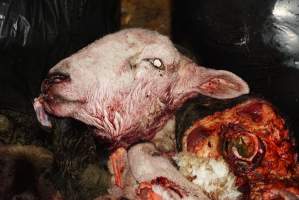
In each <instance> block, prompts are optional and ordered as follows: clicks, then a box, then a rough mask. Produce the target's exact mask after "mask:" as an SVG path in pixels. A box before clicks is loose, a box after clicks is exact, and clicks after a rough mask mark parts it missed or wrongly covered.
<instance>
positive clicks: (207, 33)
mask: <svg viewBox="0 0 299 200" xmlns="http://www.w3.org/2000/svg"><path fill="white" fill-rule="evenodd" d="M173 7H174V12H173V24H172V25H173V37H174V40H175V41H176V42H177V43H178V44H181V45H183V46H186V47H188V48H190V49H192V50H193V51H194V52H196V55H197V56H198V57H199V60H201V61H202V64H204V65H205V66H209V67H214V68H219V69H220V68H221V69H227V70H231V71H233V72H235V73H236V74H238V75H240V76H241V77H242V78H244V79H245V80H246V81H247V82H248V83H249V85H250V88H251V92H252V94H254V95H258V96H261V97H264V98H266V99H267V100H269V101H271V102H272V103H273V104H274V105H276V106H277V107H278V109H279V110H280V111H281V112H282V113H283V114H285V115H286V117H287V118H289V120H288V121H289V125H290V126H292V127H293V128H294V130H295V132H297V136H299V112H298V111H299V89H298V84H299V15H298V14H299V1H297V0H267V1H259V0H244V1H238V0H229V1H222V0H202V1H198V0H189V1H180V0H175V1H174V4H173ZM298 138H299V137H298Z"/></svg>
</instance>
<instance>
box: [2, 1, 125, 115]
mask: <svg viewBox="0 0 299 200" xmlns="http://www.w3.org/2000/svg"><path fill="white" fill-rule="evenodd" d="M119 15H120V2H119V0H109V1H106V0H0V109H13V110H16V111H22V112H31V111H33V109H32V105H31V103H32V100H33V98H34V97H35V96H37V95H38V93H39V91H40V85H41V81H42V79H43V78H44V77H45V75H46V73H47V71H48V70H49V68H51V67H52V66H53V65H54V64H55V63H57V62H58V61H59V60H60V59H62V58H64V57H66V56H68V55H70V54H71V53H73V52H75V51H77V50H78V49H80V48H82V47H83V46H85V45H87V44H88V43H90V42H92V41H94V40H95V39H97V38H100V37H102V36H103V35H105V34H107V33H110V32H114V31H116V30H117V29H118V28H119Z"/></svg>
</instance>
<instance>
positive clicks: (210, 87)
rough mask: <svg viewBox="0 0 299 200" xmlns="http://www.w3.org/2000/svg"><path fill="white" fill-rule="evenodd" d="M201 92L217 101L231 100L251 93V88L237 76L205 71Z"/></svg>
mask: <svg viewBox="0 0 299 200" xmlns="http://www.w3.org/2000/svg"><path fill="white" fill-rule="evenodd" d="M203 77H204V78H203V81H202V82H201V84H200V86H199V92H200V93H201V94H203V95H205V96H209V97H213V98H216V99H231V98H235V97H238V96H240V95H243V94H248V93H249V87H248V85H247V83H246V82H245V81H243V80H242V79H241V78H240V77H238V76H237V75H235V74H233V73H231V72H228V71H224V70H213V69H205V71H204V75H203Z"/></svg>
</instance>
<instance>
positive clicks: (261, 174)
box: [183, 99, 299, 199]
mask: <svg viewBox="0 0 299 200" xmlns="http://www.w3.org/2000/svg"><path fill="white" fill-rule="evenodd" d="M183 151H185V152H186V151H188V152H191V153H194V154H196V155H197V156H198V157H200V158H211V159H219V158H224V159H225V160H226V162H227V163H228V164H229V166H230V169H231V170H232V171H233V172H234V174H235V175H236V176H237V181H236V184H237V186H239V187H240V189H241V190H242V191H245V194H247V195H249V198H251V199H272V197H271V198H270V196H271V195H272V194H271V195H268V196H267V194H266V193H269V194H270V193H273V195H272V196H275V195H274V193H275V192H274V191H276V192H277V191H279V194H285V191H288V193H286V194H289V193H290V192H291V193H292V192H295V193H294V194H292V195H298V193H297V191H299V187H298V185H297V184H295V185H294V184H292V183H294V181H293V180H297V181H298V180H299V179H298V173H296V169H297V168H298V163H297V154H296V152H295V147H294V143H293V140H292V139H291V138H290V135H289V131H288V129H287V127H286V125H285V121H284V120H283V119H282V118H281V117H280V116H279V115H278V113H277V111H276V110H275V109H274V108H273V106H272V105H270V104H269V103H267V102H266V101H264V100H260V99H251V100H248V101H246V102H244V103H241V104H239V105H237V106H235V107H233V108H231V109H227V110H225V111H223V112H216V113H215V114H213V115H210V116H207V117H205V118H203V119H200V120H198V121H196V122H195V123H194V125H193V126H192V127H191V128H190V129H188V130H187V131H186V134H185V137H184V138H183ZM273 182H275V183H277V184H267V183H273ZM286 182H288V184H285V183H286ZM276 187H277V188H278V189H275V188H276ZM288 188H293V189H292V190H289V189H288ZM272 189H273V190H272ZM246 190H247V191H250V190H252V193H248V192H246ZM263 193H264V194H263ZM275 194H276V196H277V195H278V193H275ZM292 195H291V194H290V195H289V196H292ZM286 196H288V195H286ZM261 197H263V198H261ZM273 199H275V198H274V197H273ZM286 199H287V198H286Z"/></svg>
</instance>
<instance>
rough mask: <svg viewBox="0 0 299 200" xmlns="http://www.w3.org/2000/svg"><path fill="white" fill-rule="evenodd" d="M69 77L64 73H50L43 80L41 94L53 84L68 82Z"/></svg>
mask: <svg viewBox="0 0 299 200" xmlns="http://www.w3.org/2000/svg"><path fill="white" fill-rule="evenodd" d="M70 80H71V79H70V76H69V75H68V74H64V73H57V72H55V73H51V74H48V76H47V77H46V78H45V80H44V81H43V83H42V92H43V93H46V92H47V90H48V89H49V88H50V87H51V86H52V85H54V84H58V83H62V82H66V81H70Z"/></svg>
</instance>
